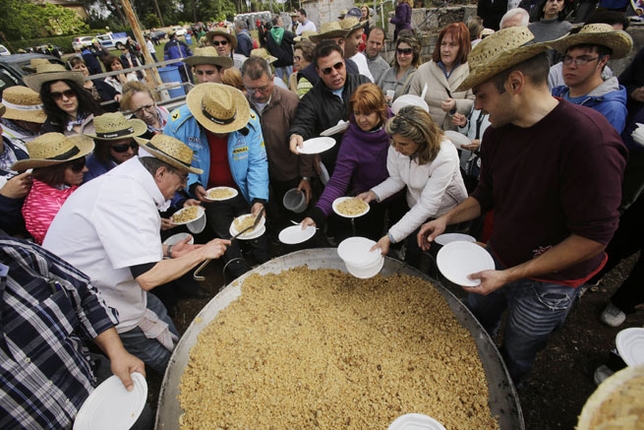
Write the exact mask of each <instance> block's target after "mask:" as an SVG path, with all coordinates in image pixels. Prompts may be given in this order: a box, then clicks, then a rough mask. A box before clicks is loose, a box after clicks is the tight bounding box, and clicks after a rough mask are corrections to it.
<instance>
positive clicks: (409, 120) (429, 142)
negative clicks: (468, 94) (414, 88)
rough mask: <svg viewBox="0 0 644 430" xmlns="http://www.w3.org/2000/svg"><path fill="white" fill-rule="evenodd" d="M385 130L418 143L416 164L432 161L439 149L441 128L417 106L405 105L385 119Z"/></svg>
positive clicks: (441, 136)
mask: <svg viewBox="0 0 644 430" xmlns="http://www.w3.org/2000/svg"><path fill="white" fill-rule="evenodd" d="M386 131H387V133H389V134H390V135H394V134H399V135H401V136H402V137H404V138H407V139H409V140H411V141H413V142H414V143H416V144H417V145H418V150H417V151H416V154H415V155H416V156H417V157H418V164H427V163H429V162H431V161H433V160H434V159H435V158H436V156H437V155H438V152H439V151H440V149H441V141H442V140H443V130H441V129H440V127H439V126H438V125H437V124H436V123H435V122H434V120H433V119H432V117H431V116H430V115H429V113H427V112H426V111H425V110H424V109H422V108H420V107H418V106H405V107H403V108H402V109H400V110H399V111H398V113H397V114H396V115H395V116H394V117H393V118H391V119H390V120H389V121H387V126H386Z"/></svg>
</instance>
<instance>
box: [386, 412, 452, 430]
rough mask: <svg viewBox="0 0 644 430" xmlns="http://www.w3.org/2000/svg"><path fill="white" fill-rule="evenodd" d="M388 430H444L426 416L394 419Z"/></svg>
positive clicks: (404, 416)
mask: <svg viewBox="0 0 644 430" xmlns="http://www.w3.org/2000/svg"><path fill="white" fill-rule="evenodd" d="M388 430H445V427H443V425H442V424H441V423H439V422H438V421H436V420H435V419H434V418H432V417H429V416H427V415H423V414H405V415H401V416H399V417H398V418H396V419H395V421H394V422H393V423H391V425H389V429H388Z"/></svg>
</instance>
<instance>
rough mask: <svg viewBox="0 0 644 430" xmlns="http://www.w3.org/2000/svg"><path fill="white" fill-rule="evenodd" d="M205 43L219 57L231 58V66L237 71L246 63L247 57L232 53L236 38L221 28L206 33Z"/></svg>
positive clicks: (235, 45) (235, 46)
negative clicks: (213, 49)
mask: <svg viewBox="0 0 644 430" xmlns="http://www.w3.org/2000/svg"><path fill="white" fill-rule="evenodd" d="M206 42H207V44H208V45H210V46H214V47H215V49H216V50H217V54H219V56H220V57H230V58H232V59H233V65H234V66H235V67H236V68H237V69H241V67H242V65H243V64H244V61H246V58H247V57H246V56H245V55H243V54H240V53H238V52H233V50H234V49H236V48H237V37H235V35H234V34H230V33H228V32H227V31H226V30H224V29H222V28H217V29H215V30H213V31H209V32H208V33H206Z"/></svg>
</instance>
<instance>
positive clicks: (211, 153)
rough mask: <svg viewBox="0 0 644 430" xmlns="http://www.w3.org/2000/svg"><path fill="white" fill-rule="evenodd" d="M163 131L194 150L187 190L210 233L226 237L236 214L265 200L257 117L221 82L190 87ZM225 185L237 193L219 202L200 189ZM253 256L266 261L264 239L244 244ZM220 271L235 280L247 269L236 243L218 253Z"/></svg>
mask: <svg viewBox="0 0 644 430" xmlns="http://www.w3.org/2000/svg"><path fill="white" fill-rule="evenodd" d="M163 132H164V133H165V134H167V135H169V136H173V137H176V138H177V139H179V140H181V141H182V142H186V144H187V145H188V146H190V148H191V149H192V150H193V151H194V153H195V159H194V161H193V164H194V166H195V167H198V168H199V169H200V170H202V171H203V172H201V173H198V174H191V175H190V176H189V178H188V190H189V192H190V194H191V195H193V196H194V197H195V198H197V199H198V200H200V201H201V202H203V203H204V206H205V208H206V215H207V220H208V225H209V226H210V229H211V230H212V232H213V233H214V235H215V237H222V238H229V237H230V236H231V235H230V225H231V223H232V222H233V219H234V218H235V217H237V216H240V215H243V214H246V213H248V212H251V213H253V214H255V215H257V214H258V213H259V212H260V210H261V209H262V208H263V207H264V204H265V203H266V202H267V201H268V161H267V159H266V148H265V147H264V138H263V137H262V127H261V125H260V122H259V118H258V117H257V115H256V114H255V113H254V112H253V111H252V110H251V109H250V106H249V104H248V101H247V100H246V98H245V97H244V95H243V94H242V92H241V91H239V90H237V89H235V88H233V87H231V86H228V85H222V84H212V83H206V84H201V85H197V86H196V87H194V88H193V89H192V90H191V91H190V92H189V93H188V96H187V97H186V104H185V105H184V106H182V107H180V108H179V109H176V110H174V111H173V112H172V113H171V114H170V119H169V121H168V124H167V125H166V127H165V129H164V130H163ZM217 186H227V187H230V188H234V189H236V190H237V191H238V192H239V193H238V195H237V196H235V197H234V198H231V199H229V200H224V201H215V202H213V201H210V200H208V199H207V194H206V190H207V189H210V188H212V187H217ZM250 245H251V247H253V257H254V259H255V260H256V261H257V262H259V263H263V262H265V261H266V260H267V259H268V250H267V248H266V238H265V237H264V236H261V237H260V238H258V239H257V240H254V241H252V242H251V243H250ZM224 260H225V261H226V263H227V264H226V269H225V270H226V274H228V275H230V276H232V277H233V278H237V277H239V276H241V275H242V274H243V273H245V272H247V271H249V270H250V269H251V267H250V264H249V263H248V262H247V261H246V260H245V259H244V258H243V255H242V253H241V249H240V247H239V241H235V242H233V244H232V245H231V246H230V247H228V249H227V250H226V253H225V254H224Z"/></svg>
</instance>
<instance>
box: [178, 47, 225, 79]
mask: <svg viewBox="0 0 644 430" xmlns="http://www.w3.org/2000/svg"><path fill="white" fill-rule="evenodd" d="M186 64H188V65H189V66H192V73H193V75H194V76H195V81H196V84H197V85H198V84H203V83H204V82H214V83H216V84H220V83H221V73H222V71H223V70H224V69H228V68H230V67H232V66H233V60H232V58H230V57H220V56H219V54H218V53H217V50H216V49H215V48H214V47H212V46H204V47H203V48H196V49H195V52H194V55H193V56H192V57H188V58H186Z"/></svg>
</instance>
